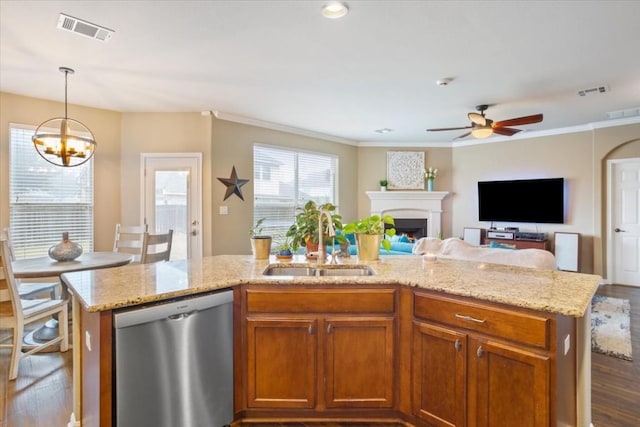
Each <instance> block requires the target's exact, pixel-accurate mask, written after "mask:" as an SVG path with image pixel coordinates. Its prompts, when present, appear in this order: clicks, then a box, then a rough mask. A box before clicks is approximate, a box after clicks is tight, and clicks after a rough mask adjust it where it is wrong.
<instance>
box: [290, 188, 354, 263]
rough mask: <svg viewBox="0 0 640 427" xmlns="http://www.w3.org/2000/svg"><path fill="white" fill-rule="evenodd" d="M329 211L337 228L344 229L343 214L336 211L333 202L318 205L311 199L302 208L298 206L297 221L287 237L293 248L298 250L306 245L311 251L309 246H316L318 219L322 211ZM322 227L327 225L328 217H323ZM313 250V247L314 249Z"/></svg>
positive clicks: (324, 227)
mask: <svg viewBox="0 0 640 427" xmlns="http://www.w3.org/2000/svg"><path fill="white" fill-rule="evenodd" d="M323 210H324V211H327V212H329V214H331V222H332V224H333V228H334V229H335V230H342V216H341V215H340V214H338V213H336V206H335V205H334V204H332V203H324V204H322V205H318V204H317V203H316V202H314V201H313V200H309V201H308V202H307V203H305V205H304V206H303V207H301V208H297V209H296V211H297V213H296V218H295V222H294V223H293V224H291V227H289V230H287V234H286V237H289V238H291V248H292V249H293V251H294V252H295V251H297V250H298V248H299V247H300V246H305V247H306V248H307V252H310V251H311V250H310V249H309V246H312V247H313V246H315V245H317V244H318V243H319V242H318V221H319V219H320V212H322V211H323ZM322 224H323V226H322V228H323V229H326V227H327V218H326V217H323V218H322ZM312 250H313V249H312Z"/></svg>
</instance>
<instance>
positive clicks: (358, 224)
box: [342, 215, 396, 261]
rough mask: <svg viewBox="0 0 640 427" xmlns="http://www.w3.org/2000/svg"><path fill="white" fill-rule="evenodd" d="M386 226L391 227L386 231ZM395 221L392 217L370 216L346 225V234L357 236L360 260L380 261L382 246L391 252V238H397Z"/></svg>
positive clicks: (344, 229)
mask: <svg viewBox="0 0 640 427" xmlns="http://www.w3.org/2000/svg"><path fill="white" fill-rule="evenodd" d="M385 224H387V225H390V226H391V227H389V228H387V229H386V230H385ZM394 226H395V221H394V220H393V217H392V216H391V215H382V216H380V215H370V216H368V217H365V218H362V219H359V220H356V221H353V222H350V223H348V224H345V226H344V228H343V230H342V231H343V232H344V233H345V234H355V236H356V243H357V245H358V259H360V260H363V261H373V260H376V259H378V255H379V251H380V246H382V247H383V248H384V249H386V251H387V252H389V251H390V250H391V237H393V236H395V234H396V229H395V228H394Z"/></svg>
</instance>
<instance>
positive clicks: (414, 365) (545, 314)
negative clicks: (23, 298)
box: [62, 255, 600, 426]
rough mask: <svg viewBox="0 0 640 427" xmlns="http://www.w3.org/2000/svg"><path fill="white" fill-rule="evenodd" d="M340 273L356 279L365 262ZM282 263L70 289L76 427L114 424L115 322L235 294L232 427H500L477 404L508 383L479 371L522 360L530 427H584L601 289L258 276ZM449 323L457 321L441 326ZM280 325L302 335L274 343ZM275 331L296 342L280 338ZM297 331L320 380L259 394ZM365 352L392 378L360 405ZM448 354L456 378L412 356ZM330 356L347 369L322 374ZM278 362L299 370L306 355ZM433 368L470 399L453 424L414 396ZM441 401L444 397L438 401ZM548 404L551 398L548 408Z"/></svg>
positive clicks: (451, 264)
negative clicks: (350, 424) (353, 423)
mask: <svg viewBox="0 0 640 427" xmlns="http://www.w3.org/2000/svg"><path fill="white" fill-rule="evenodd" d="M342 262H344V263H345V264H346V265H353V264H357V263H358V260H357V258H352V259H346V260H343V261H342ZM275 263H276V261H275V259H271V260H254V259H253V257H252V256H235V255H221V256H212V257H207V258H204V259H202V260H200V261H193V262H190V261H172V262H168V263H158V264H147V265H130V266H126V267H120V268H116V269H111V270H108V271H99V270H96V271H87V272H78V273H69V274H65V275H63V277H62V279H63V281H64V283H65V284H66V285H67V286H68V287H69V289H70V291H71V293H72V295H73V297H74V303H73V310H74V312H73V318H74V325H73V331H74V337H73V339H74V341H73V342H74V343H75V345H74V390H75V402H74V415H75V416H78V419H79V420H82V423H81V424H78V423H76V424H77V425H83V426H88V425H112V424H113V422H112V412H113V411H112V402H113V398H114V396H113V384H112V370H113V368H114V366H113V363H114V362H113V360H112V358H111V353H112V346H113V342H112V339H111V335H112V334H111V330H112V316H113V313H114V312H117V311H118V310H119V309H123V308H128V307H134V306H142V305H148V304H153V303H158V302H162V301H167V300H173V299H176V298H185V297H189V296H193V295H196V294H204V293H210V292H216V291H219V290H222V289H233V290H234V295H235V302H234V305H235V310H234V328H235V329H234V337H235V343H234V348H235V350H236V355H237V356H236V364H235V367H234V378H235V390H234V402H235V404H234V406H235V408H234V412H235V414H236V419H241V420H248V421H250V420H252V419H258V418H278V419H291V420H293V419H312V418H314V419H318V418H326V419H355V418H358V419H360V420H361V419H362V417H363V416H364V417H369V419H371V420H382V419H397V420H400V421H404V422H407V423H408V424H410V425H430V424H429V423H431V421H430V420H431V419H432V418H433V417H436V418H438V417H440V418H442V417H443V416H444V415H450V414H453V416H459V417H461V418H459V419H457V420H451V421H450V422H451V424H453V425H462V424H464V425H482V424H483V419H484V418H483V417H484V416H485V415H486V416H489V417H493V416H497V415H496V414H497V412H496V413H495V414H494V413H489V414H480V415H478V410H476V408H480V407H488V408H489V410H490V411H492V410H493V409H495V410H496V411H503V410H505V408H504V406H505V405H498V406H495V405H494V406H495V407H494V406H492V405H493V404H492V402H485V401H484V400H483V399H484V397H483V396H484V394H483V393H481V391H482V390H483V389H484V388H486V387H490V386H491V381H492V380H494V379H495V380H501V377H500V373H499V372H498V373H497V374H496V375H494V373H493V372H492V371H490V370H487V367H485V366H484V365H482V363H483V362H482V361H480V362H479V361H478V360H480V359H482V357H483V356H484V355H486V357H485V358H484V360H493V359H491V358H495V360H501V361H502V362H501V363H507V362H506V361H508V363H512V362H513V361H514V360H516V361H518V366H520V367H526V368H524V369H522V370H521V371H517V370H516V371H514V369H516V368H517V366H516V365H513V364H512V365H510V369H511V370H512V371H511V372H521V373H522V378H520V380H522V381H524V382H525V383H526V381H529V380H530V381H532V382H533V383H532V384H533V386H534V389H535V393H534V392H531V393H529V392H527V393H525V394H531V395H534V398H532V399H529V400H527V399H525V400H526V402H525V401H523V405H524V406H526V405H528V404H532V405H535V407H536V408H538V407H539V406H540V405H542V406H543V407H544V408H543V409H542V410H541V411H539V410H538V409H536V412H540V413H539V414H537V415H536V417H538V418H536V419H535V420H534V421H533V424H532V425H565V424H566V425H572V424H573V425H579V426H588V425H589V421H590V397H589V389H590V382H589V380H590V358H589V356H590V353H589V351H590V338H589V329H588V319H589V316H588V314H589V312H588V310H587V308H588V307H589V303H590V301H591V298H592V296H593V294H594V293H595V291H596V289H597V287H598V284H599V281H600V277H599V276H595V275H588V274H579V273H566V272H560V271H554V270H539V269H529V268H521V267H511V266H507V265H499V264H488V263H477V262H470V261H455V260H436V261H427V260H425V259H424V258H423V257H420V256H382V257H381V259H380V260H379V261H373V262H367V263H363V264H367V265H368V266H369V267H370V268H371V269H372V270H373V272H374V274H373V275H370V276H366V275H362V276H360V275H359V276H313V277H307V276H266V275H264V274H263V272H264V270H265V269H266V268H267V267H268V265H269V264H275ZM299 264H306V261H305V260H304V259H297V258H296V259H294V260H293V262H292V263H291V265H299ZM328 267H331V266H328ZM294 302H295V304H294ZM447 313H449V314H451V316H453V318H449V317H446V318H445V317H443V316H448V314H447ZM273 322H284V323H281V325H285V326H286V325H289V326H291V325H296V327H294V328H285V329H277V328H275V329H274V328H273V327H271V326H273V325H275V323H273ZM287 322H289V323H287ZM265 325H267V326H269V325H271V326H269V327H267V328H265V327H264V326H265ZM354 325H355V326H354ZM280 330H286V331H288V332H291V331H295V332H294V333H293V334H289V335H281V334H280V333H279V331H280ZM265 331H267V332H268V334H267V335H265V334H264V332H265ZM301 331H302V332H304V333H305V334H307V336H308V337H311V341H310V342H311V345H310V346H309V347H308V348H306V350H305V351H306V353H305V354H307V356H308V358H307V359H305V361H306V362H307V363H308V365H305V366H306V368H308V372H306V373H307V374H309V373H312V374H313V375H314V376H313V377H309V381H308V384H307V385H306V387H305V388H304V390H303V389H300V390H296V392H301V393H303V394H304V396H305V397H303V398H298V397H297V396H293V397H294V398H289V397H291V396H287V395H286V390H284V389H278V388H277V387H275V388H272V389H268V388H266V389H265V384H266V383H265V382H264V376H265V375H267V374H268V373H269V372H270V371H271V370H273V369H276V368H277V367H278V365H277V364H275V365H274V364H269V363H267V362H268V360H269V355H270V354H272V353H270V352H271V351H272V350H268V349H267V350H265V351H264V352H263V351H262V348H266V347H264V346H263V347H259V346H257V345H258V344H259V343H261V342H264V341H263V339H265V338H266V339H267V341H269V340H271V339H274V338H276V339H284V340H285V342H286V340H287V339H289V340H291V341H290V343H295V342H297V341H296V340H297V339H298V338H300V337H301V335H300V333H301ZM269 334H275V335H269ZM305 339H307V340H308V339H309V338H305ZM360 339H361V344H363V345H364V343H371V342H373V343H376V342H377V343H379V344H380V345H379V346H376V344H370V345H369V346H368V347H366V346H365V347H363V348H364V349H365V351H368V352H369V355H370V356H371V357H373V358H374V359H375V360H374V362H373V363H371V366H373V367H376V369H377V370H378V371H379V370H381V369H382V370H383V371H384V375H380V379H379V381H377V382H376V381H374V382H371V378H370V377H372V375H369V376H367V375H364V374H363V373H365V374H366V371H363V372H360V374H362V375H361V382H362V386H363V387H362V388H365V386H366V388H368V389H369V391H368V392H370V393H371V394H372V395H371V396H368V395H363V396H359V395H358V393H361V392H362V388H361V389H353V388H352V386H351V385H349V384H352V383H354V381H355V383H356V384H357V383H358V381H359V380H358V379H357V378H352V379H350V381H346V382H345V380H344V378H341V377H340V375H344V372H348V369H347V368H348V367H349V366H350V364H353V363H356V362H357V361H358V360H357V359H348V355H349V354H350V352H349V351H348V350H349V348H348V345H349V342H350V341H353V340H356V341H355V342H358V340H360ZM252 340H253V341H252ZM449 340H450V341H451V349H453V350H452V351H454V352H455V353H452V354H453V358H454V359H455V360H456V362H455V363H454V364H453V365H451V364H450V363H449V362H448V358H447V354H446V353H444V354H441V355H435V356H434V355H432V354H428V353H424V354H422V358H419V357H417V356H416V355H417V354H418V353H419V352H418V351H417V349H418V348H423V347H424V346H430V345H433V346H439V345H442V344H443V343H446V342H448V341H449ZM78 344H80V345H78ZM254 344H255V346H254ZM507 344H508V345H507ZM340 346H343V347H340ZM345 346H346V347H345ZM296 348H297V349H299V350H300V351H302V349H301V348H299V347H298V346H296ZM447 348H449V347H447ZM256 349H257V350H256ZM367 349H368V350H367ZM273 351H275V350H273ZM447 351H448V350H447ZM351 353H353V352H351ZM472 353H473V354H472ZM476 353H477V355H475V354H476ZM331 354H332V355H338V356H341V357H342V356H344V357H347V359H345V358H342V359H336V360H333V361H332V363H328V360H329V357H328V355H331ZM283 357H284V359H286V358H287V357H292V358H297V359H296V360H299V353H298V354H293V355H292V354H287V353H285V354H283ZM438 357H441V359H438ZM271 359H273V358H271ZM429 360H442V363H443V364H447V366H448V368H447V369H453V373H454V374H455V375H456V378H457V381H459V382H458V383H456V387H458V388H459V387H463V388H464V389H465V390H469V391H473V393H471V392H469V393H468V394H469V395H468V396H467V393H466V392H465V393H455V394H454V395H452V396H451V397H452V399H454V400H455V402H452V403H451V408H452V409H450V410H449V412H448V413H447V411H445V412H443V413H442V414H438V413H437V412H438V410H440V409H434V408H430V407H429V405H430V402H431V400H430V399H431V397H430V396H431V394H433V392H434V390H432V389H431V387H429V386H428V385H427V384H424V382H422V383H420V384H418V382H419V381H420V378H421V376H429V375H438V374H437V372H436V371H433V370H431V369H430V368H431V367H430V366H429V365H428V364H426V361H429ZM283 363H284V362H283ZM514 363H515V362H514ZM449 365H451V366H449ZM250 366H251V368H250ZM256 366H257V368H256ZM282 366H285V365H282ZM336 367H337V368H340V369H342V371H340V370H336V369H337V368H336ZM116 369H117V367H116ZM256 369H259V372H257V371H256ZM345 369H346V371H345ZM443 369H444V368H443ZM456 369H457V371H456ZM351 371H352V372H353V374H354V375H355V374H358V372H355V371H354V370H353V368H351ZM528 372H529V373H528ZM297 374H299V372H298V373H296V375H297ZM283 375H285V374H283ZM309 375H311V374H309ZM527 375H530V377H527ZM285 376H286V375H285ZM373 377H377V376H375V375H373ZM327 378H329V379H330V381H328V382H329V386H327V385H326V382H327ZM540 378H543V380H544V381H542V382H540V381H539V379H540ZM503 379H504V378H503ZM547 379H548V380H547ZM576 383H577V387H576V386H575V384H576ZM434 387H435V385H434ZM505 390H507V391H508V390H512V388H509V387H505ZM444 392H446V389H442V390H438V393H444ZM270 393H275V395H274V396H271V395H270ZM567 394H570V396H569V398H567ZM541 395H543V396H546V397H545V398H543V399H541V398H540V396H541ZM354 396H355V397H354ZM478 396H479V397H478ZM507 404H508V402H507ZM492 408H493V409H492ZM363 414H364V415H363ZM459 414H462V415H459ZM540 414H542V418H540ZM356 415H357V417H356ZM448 422H449V421H448Z"/></svg>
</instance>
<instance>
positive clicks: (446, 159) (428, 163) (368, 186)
mask: <svg viewBox="0 0 640 427" xmlns="http://www.w3.org/2000/svg"><path fill="white" fill-rule="evenodd" d="M388 151H422V152H424V153H425V155H424V158H425V167H432V168H437V169H438V176H437V177H436V180H435V182H434V190H435V191H451V183H452V180H453V173H452V168H451V162H452V153H453V150H452V149H451V148H412V147H398V146H394V147H360V148H358V217H359V218H361V217H364V216H367V215H369V214H370V212H371V203H370V201H369V197H367V194H366V192H367V191H378V190H379V189H380V184H379V181H380V180H381V179H386V177H387V152H388ZM451 200H452V198H451V195H449V196H447V198H445V199H444V201H443V203H442V210H443V212H442V235H443V236H444V237H450V236H451V219H452V211H451ZM434 237H435V236H434Z"/></svg>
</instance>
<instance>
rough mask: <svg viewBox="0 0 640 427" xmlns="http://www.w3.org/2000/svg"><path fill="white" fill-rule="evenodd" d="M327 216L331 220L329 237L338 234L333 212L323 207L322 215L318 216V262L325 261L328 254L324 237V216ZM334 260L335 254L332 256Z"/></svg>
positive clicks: (328, 227) (328, 229)
mask: <svg viewBox="0 0 640 427" xmlns="http://www.w3.org/2000/svg"><path fill="white" fill-rule="evenodd" d="M323 216H326V217H327V220H328V222H329V225H328V226H327V233H329V237H331V238H334V237H335V236H336V230H335V228H333V219H332V218H331V212H329V211H328V210H326V209H322V210H321V211H320V215H319V216H318V263H323V262H325V261H326V259H327V256H326V254H325V251H324V239H323V238H322V235H323V233H322V231H323V230H322V217H323ZM331 259H332V260H335V254H333V255H332V257H331Z"/></svg>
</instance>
